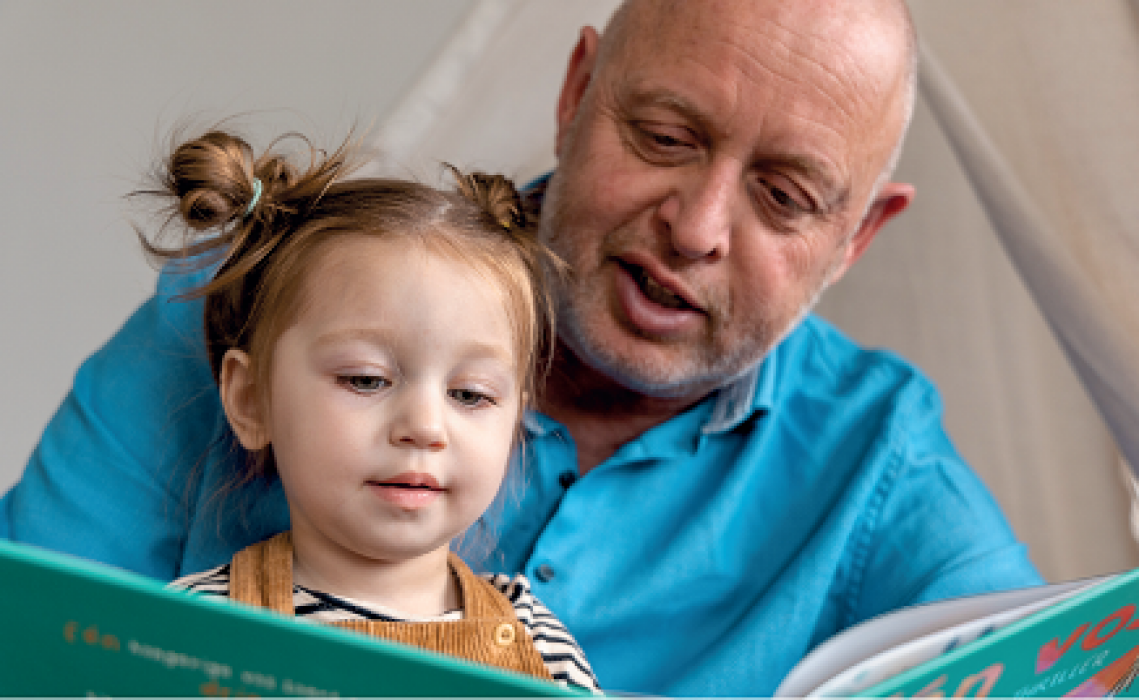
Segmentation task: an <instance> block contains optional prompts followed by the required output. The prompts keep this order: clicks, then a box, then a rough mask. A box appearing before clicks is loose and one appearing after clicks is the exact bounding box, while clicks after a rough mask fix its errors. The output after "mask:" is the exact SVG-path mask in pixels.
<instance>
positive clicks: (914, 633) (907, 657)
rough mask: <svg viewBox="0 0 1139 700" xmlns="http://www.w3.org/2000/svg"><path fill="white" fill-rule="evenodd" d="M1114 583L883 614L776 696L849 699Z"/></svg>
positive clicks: (814, 656) (820, 652) (802, 667)
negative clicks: (1034, 613) (1083, 594)
mask: <svg viewBox="0 0 1139 700" xmlns="http://www.w3.org/2000/svg"><path fill="white" fill-rule="evenodd" d="M1110 578H1112V577H1111V576H1104V577H1099V578H1093V579H1082V580H1079V581H1071V582H1067V583H1058V584H1051V585H1044V586H1034V587H1031V588H1021V589H1016V590H1011V591H1000V592H997V593H987V594H983V595H978V596H969V597H965V598H953V599H950V600H943V601H938V602H935V603H927V604H924V605H917V606H914V607H911V608H904V609H902V610H897V611H895V612H891V613H887V614H885V615H881V616H879V617H876V618H873V619H871V620H867V621H866V622H863V623H861V624H859V625H855V626H854V627H851V628H850V629H847V630H845V631H843V632H841V633H839V634H838V635H835V636H834V637H832V638H831V639H829V640H827V641H826V642H824V643H822V644H821V645H819V646H818V647H816V648H815V649H814V650H813V651H812V652H811V653H810V654H808V655H807V656H806V658H804V659H803V660H802V661H801V662H799V664H798V665H797V666H795V668H794V669H792V670H791V673H790V674H788V675H787V677H786V678H785V679H784V680H783V682H782V683H781V684H780V686H779V688H778V689H777V690H776V692H775V694H776V696H779V697H805V696H808V695H813V694H827V695H848V694H850V693H851V692H856V690H853V688H858V689H861V688H866V687H869V686H870V685H873V684H874V683H876V682H878V681H880V680H884V679H885V678H889V677H890V676H893V675H896V674H897V673H900V672H902V671H904V670H906V669H908V668H911V667H913V666H915V665H917V664H919V663H922V662H924V661H927V660H929V659H931V658H934V657H936V656H939V655H941V654H944V653H946V652H948V651H951V650H952V649H955V648H957V647H959V646H961V645H962V644H965V643H967V642H969V641H972V640H974V639H977V638H978V637H981V636H984V635H985V634H988V633H989V632H992V631H994V630H996V629H999V628H1000V627H1003V626H1005V625H1008V624H1010V623H1012V622H1015V621H1016V620H1019V619H1022V618H1023V617H1025V616H1027V615H1030V614H1032V613H1033V612H1035V611H1037V610H1040V609H1042V608H1044V607H1047V606H1049V605H1052V604H1054V603H1057V602H1059V601H1061V600H1064V599H1066V598H1070V597H1072V596H1073V595H1076V594H1077V593H1079V592H1081V591H1083V590H1086V589H1088V588H1090V587H1092V586H1095V585H1098V584H1100V583H1102V582H1103V581H1106V580H1108V579H1110ZM828 681H833V683H830V682H828ZM824 684H825V685H824Z"/></svg>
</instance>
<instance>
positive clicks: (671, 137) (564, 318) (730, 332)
mask: <svg viewBox="0 0 1139 700" xmlns="http://www.w3.org/2000/svg"><path fill="white" fill-rule="evenodd" d="M661 4H662V5H663V4H664V3H661ZM834 14H835V13H831V14H829V15H825V17H824V14H823V13H819V12H818V8H811V7H809V3H806V2H802V3H801V2H795V3H762V2H754V0H747V1H744V2H740V1H739V0H726V1H724V2H713V1H702V2H700V3H692V2H682V3H675V5H674V6H673V8H672V9H669V10H667V11H666V10H664V9H661V8H659V7H658V8H657V9H656V10H646V11H645V12H644V13H642V15H644V16H640V17H638V18H637V19H636V21H630V23H629V24H628V25H627V29H626V31H624V33H623V37H624V38H625V39H626V40H625V41H624V42H622V43H621V45H620V48H618V49H616V50H615V51H612V52H610V53H608V54H603V57H602V60H601V61H596V60H595V59H596V58H597V53H596V43H595V42H594V43H593V50H592V51H591V47H590V41H591V39H593V38H595V37H593V36H592V35H591V33H590V30H586V31H585V32H584V33H583V37H582V43H580V44H579V45H578V49H577V52H576V53H575V54H574V56H573V58H572V59H571V65H570V72H569V76H568V77H567V83H566V87H565V88H564V89H563V94H562V101H561V103H560V104H559V126H560V129H559V134H558V154H559V158H560V162H559V165H558V169H557V171H556V173H555V174H554V177H553V179H552V180H551V182H550V187H549V191H548V192H547V196H546V201H545V205H544V210H543V221H542V235H543V238H544V239H545V240H546V242H547V243H549V244H550V245H551V246H552V247H553V249H554V250H555V251H556V252H557V253H558V254H559V255H561V256H562V257H563V258H564V259H565V260H566V261H567V262H568V263H570V265H571V267H572V268H573V281H572V283H570V284H569V285H568V288H567V289H565V290H564V294H563V297H562V301H561V316H560V318H559V326H560V328H561V331H562V332H561V337H562V340H563V342H564V343H565V344H566V345H567V346H568V347H569V348H570V350H571V351H572V352H574V354H576V355H577V356H578V357H579V358H580V359H581V360H582V361H584V362H585V363H586V364H588V365H590V366H591V367H593V368H594V369H596V370H598V371H600V372H602V373H603V374H605V375H608V376H609V377H610V378H611V379H613V380H614V381H616V382H618V383H619V384H622V385H624V386H625V387H627V388H630V389H633V390H634V391H637V392H640V393H643V394H646V395H649V396H658V397H686V396H693V397H695V396H700V395H702V394H704V393H706V392H707V391H709V390H711V389H713V388H715V387H717V386H719V385H721V384H723V383H724V382H725V381H727V380H730V379H731V378H732V377H734V376H736V375H738V374H740V373H741V372H743V371H745V370H746V369H748V368H749V367H751V366H753V365H754V364H755V363H756V362H758V361H759V360H760V359H761V358H762V357H763V356H764V355H765V354H766V353H767V352H768V351H769V350H770V349H771V348H772V347H773V346H774V345H775V344H776V343H777V342H778V341H779V340H780V339H781V338H782V337H783V335H784V334H786V333H787V332H788V331H789V330H790V329H791V328H792V327H793V326H794V324H795V323H796V322H797V321H798V320H799V319H800V318H801V317H802V315H803V314H804V313H805V312H806V310H807V309H809V308H810V306H811V304H812V303H813V301H814V300H815V299H816V298H817V295H818V293H819V292H821V291H822V289H823V288H825V287H826V286H827V285H828V284H829V283H831V282H833V281H834V280H835V279H837V278H838V277H839V276H840V275H841V274H842V273H843V272H844V271H845V269H846V267H847V266H848V265H849V264H850V263H851V262H853V260H854V259H855V258H856V257H857V256H858V255H859V254H860V253H861V250H862V249H863V248H864V246H865V244H866V243H868V242H869V239H870V238H872V237H873V234H874V232H876V231H877V228H878V227H879V226H880V225H881V223H883V222H884V220H885V219H888V218H889V217H890V216H892V214H893V213H896V212H897V211H900V209H901V208H903V207H904V206H905V203H906V202H908V193H909V190H905V191H904V192H905V196H903V197H902V199H903V200H904V201H894V202H893V203H892V204H889V203H887V204H881V201H880V200H883V197H885V198H886V199H885V201H887V202H888V201H891V200H890V199H889V197H888V193H887V195H882V196H880V197H879V198H878V200H874V201H872V200H873V195H874V192H873V190H874V188H875V183H876V180H877V179H878V177H879V175H880V173H881V171H882V168H883V167H884V166H885V164H886V162H887V160H888V158H889V155H890V153H891V151H892V149H893V146H894V143H895V142H896V139H897V137H898V134H899V133H900V130H901V128H902V120H903V116H902V108H901V97H900V93H901V90H900V85H901V75H902V70H901V66H899V65H896V64H897V59H896V58H891V56H890V55H889V54H890V52H888V51H883V50H881V49H880V48H878V47H877V46H875V45H874V44H875V42H874V39H875V37H874V36H873V34H872V32H870V33H868V32H864V31H860V30H861V29H862V27H860V26H858V25H857V24H856V23H854V24H852V23H851V20H850V18H843V17H835V16H834ZM820 17H823V19H822V23H820V22H819V19H820ZM899 53H900V52H899ZM885 61H893V63H885V64H884V65H885V68H883V66H882V65H879V64H883V62H885ZM883 73H885V76H883V75H882V74H883ZM575 79H576V82H575ZM587 84H588V88H586V87H585V86H586V85H587ZM890 187H891V186H887V190H889V188H890ZM899 187H904V186H899ZM885 191H886V190H884V192H885ZM875 202H877V203H878V204H879V205H880V206H871V205H872V203H875ZM868 207H870V211H871V216H870V217H868V220H870V221H871V224H870V225H869V226H865V225H860V222H861V221H863V214H864V213H865V212H867V211H868ZM879 215H882V216H879ZM879 219H881V220H879Z"/></svg>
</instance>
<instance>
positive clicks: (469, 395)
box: [447, 389, 497, 408]
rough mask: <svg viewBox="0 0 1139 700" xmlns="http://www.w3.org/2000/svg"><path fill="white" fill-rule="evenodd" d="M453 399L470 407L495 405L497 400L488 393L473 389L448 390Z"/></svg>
mask: <svg viewBox="0 0 1139 700" xmlns="http://www.w3.org/2000/svg"><path fill="white" fill-rule="evenodd" d="M447 393H448V394H449V395H450V396H451V398H452V399H454V400H455V401H457V402H458V403H459V405H461V406H466V407H468V408H477V407H479V406H494V405H496V404H497V402H496V401H495V400H494V399H493V398H492V397H490V396H488V395H487V394H484V393H482V392H481V391H475V390H473V389H452V390H450V391H449V392H447Z"/></svg>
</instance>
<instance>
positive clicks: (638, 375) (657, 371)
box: [562, 333, 762, 400]
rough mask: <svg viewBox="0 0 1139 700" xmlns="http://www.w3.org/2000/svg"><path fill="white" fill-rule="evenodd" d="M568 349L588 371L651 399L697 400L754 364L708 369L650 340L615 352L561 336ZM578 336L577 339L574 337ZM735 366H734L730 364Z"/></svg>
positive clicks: (625, 345) (628, 344) (596, 341)
mask: <svg viewBox="0 0 1139 700" xmlns="http://www.w3.org/2000/svg"><path fill="white" fill-rule="evenodd" d="M562 336H563V337H562V340H563V342H564V343H565V344H566V346H567V348H568V349H569V350H570V351H571V352H572V353H573V354H574V355H575V356H576V357H577V358H578V360H579V361H581V362H582V363H583V364H585V365H587V366H588V367H589V368H590V369H592V370H593V371H594V372H597V373H598V374H600V375H602V376H604V377H606V378H608V379H609V380H610V381H611V382H613V383H615V384H618V385H620V386H621V387H622V388H624V389H626V390H628V391H630V392H632V393H635V394H640V395H642V396H645V397H648V398H653V399H692V400H696V399H700V398H703V397H704V396H706V395H708V394H710V393H711V392H713V391H715V390H716V389H718V388H719V387H721V386H723V385H724V384H726V383H729V382H731V381H732V380H733V379H735V378H736V377H738V376H739V375H740V374H742V373H744V372H746V371H747V370H748V369H750V368H751V367H752V366H754V365H755V363H756V362H758V361H759V359H762V358H757V359H755V360H754V361H751V362H744V365H745V366H743V367H740V368H737V367H709V366H707V363H704V362H701V361H699V360H697V359H693V358H691V357H686V356H684V354H683V351H682V349H680V348H677V347H667V346H666V347H662V346H661V345H660V344H656V343H653V342H651V341H647V340H642V339H638V340H635V341H632V342H629V341H628V340H627V339H626V340H625V342H622V343H621V345H620V351H618V352H614V351H612V350H610V349H609V348H610V347H612V345H611V344H607V343H604V342H601V341H600V340H599V339H587V338H581V337H580V336H579V335H578V334H576V333H563V334H562ZM574 336H578V337H574ZM733 364H734V363H733Z"/></svg>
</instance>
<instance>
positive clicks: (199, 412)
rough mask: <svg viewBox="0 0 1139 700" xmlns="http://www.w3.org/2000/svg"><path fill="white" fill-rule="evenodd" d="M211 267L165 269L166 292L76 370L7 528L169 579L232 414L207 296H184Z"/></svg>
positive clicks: (1, 528)
mask: <svg viewBox="0 0 1139 700" xmlns="http://www.w3.org/2000/svg"><path fill="white" fill-rule="evenodd" d="M208 274H209V273H208V271H202V272H198V273H194V274H181V273H178V272H173V273H172V272H171V271H170V270H169V269H168V270H167V271H165V272H164V273H163V274H162V276H161V277H160V279H159V283H158V292H157V294H156V295H155V296H154V297H152V298H151V299H150V300H149V301H147V302H146V303H145V304H143V305H142V306H141V307H140V308H139V309H138V310H137V311H136V312H135V313H134V315H132V316H131V317H130V319H129V320H128V321H127V323H126V324H125V325H124V326H123V327H122V328H121V329H120V330H119V331H118V332H117V333H116V334H115V336H114V337H113V338H111V340H110V341H109V342H108V343H107V344H106V345H105V346H103V347H102V348H101V349H100V350H99V351H98V352H96V353H95V354H94V355H92V356H91V357H90V358H88V360H87V361H86V362H85V363H84V364H83V365H82V366H81V367H80V369H79V371H78V372H77V373H76V376H75V382H74V384H73V386H72V389H71V391H70V393H69V394H68V395H67V397H66V398H65V399H64V401H63V403H62V405H61V406H60V408H59V410H58V411H57V412H56V414H55V416H54V417H53V418H52V420H51V422H50V423H49V424H48V426H47V428H46V430H45V431H44V434H43V436H42V438H41V439H40V443H39V445H38V446H37V447H36V449H35V451H34V452H33V453H32V456H31V458H30V460H29V461H28V464H27V467H26V469H25V471H24V474H23V475H22V477H21V479H20V481H19V482H18V483H17V484H16V485H15V486H14V487H13V488H12V489H11V490H10V491H9V492H8V493H7V494H6V495H5V496H4V497H3V499H2V500H0V535H3V536H5V537H8V538H10V539H12V540H16V541H20V542H27V543H31V544H36V545H40V546H43V547H47V548H50V549H55V550H59V551H64V552H69V553H72V554H76V555H79V556H83V557H87V558H90V559H95V560H98V561H103V562H106V563H108V564H113V565H115V566H120V567H123V568H126V569H130V570H133V571H137V572H139V573H143V574H147V575H150V576H155V577H158V578H162V579H170V578H172V577H173V576H174V575H175V573H176V571H177V566H178V561H179V558H180V555H181V551H182V548H183V544H184V542H185V539H186V532H187V528H188V526H189V517H188V516H189V514H190V513H191V512H192V511H193V509H194V508H195V506H196V500H197V498H198V494H197V489H196V488H194V483H195V481H196V480H195V475H196V474H198V473H200V472H201V471H202V468H203V466H204V460H205V457H206V454H207V450H208V447H209V445H210V443H211V441H213V440H214V439H215V438H216V437H217V436H218V434H219V432H218V431H219V428H220V427H221V425H222V423H221V421H222V420H223V416H222V414H221V408H220V403H219V402H218V400H217V391H216V388H215V385H214V382H213V379H212V377H211V375H210V370H209V364H208V361H207V360H206V354H205V348H204V343H203V339H202V337H203V333H202V302H201V301H200V300H196V301H192V302H187V301H180V300H176V299H174V298H173V297H175V296H177V295H178V294H179V293H181V292H184V291H186V290H187V289H190V288H192V287H194V286H196V285H197V284H200V283H201V282H202V281H204V279H206V276H207V275H208Z"/></svg>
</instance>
